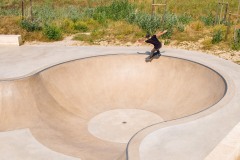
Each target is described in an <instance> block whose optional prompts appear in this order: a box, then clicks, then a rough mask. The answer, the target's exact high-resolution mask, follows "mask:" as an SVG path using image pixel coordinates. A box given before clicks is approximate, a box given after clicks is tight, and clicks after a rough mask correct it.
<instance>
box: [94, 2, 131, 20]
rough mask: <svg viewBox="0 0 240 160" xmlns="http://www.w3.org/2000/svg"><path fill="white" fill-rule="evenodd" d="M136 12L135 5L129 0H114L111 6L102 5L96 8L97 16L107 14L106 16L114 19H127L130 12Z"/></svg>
mask: <svg viewBox="0 0 240 160" xmlns="http://www.w3.org/2000/svg"><path fill="white" fill-rule="evenodd" d="M133 12H134V6H133V5H132V4H131V3H129V2H128V1H127V0H116V1H113V2H112V3H111V4H110V5H109V6H100V7H97V8H96V10H95V13H94V14H95V17H99V16H100V17H101V15H105V17H106V18H108V19H112V20H122V19H125V18H126V17H127V16H128V15H129V14H131V13H133Z"/></svg>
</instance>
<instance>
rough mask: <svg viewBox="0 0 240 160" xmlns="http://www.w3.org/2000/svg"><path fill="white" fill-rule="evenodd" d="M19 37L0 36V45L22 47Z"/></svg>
mask: <svg viewBox="0 0 240 160" xmlns="http://www.w3.org/2000/svg"><path fill="white" fill-rule="evenodd" d="M22 44H23V41H22V37H21V35H2V34H0V45H18V46H20V45H22Z"/></svg>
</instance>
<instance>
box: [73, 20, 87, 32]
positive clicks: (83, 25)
mask: <svg viewBox="0 0 240 160" xmlns="http://www.w3.org/2000/svg"><path fill="white" fill-rule="evenodd" d="M74 29H75V30H78V31H82V32H87V31H88V26H87V23H86V22H83V21H78V22H76V23H75V24H74Z"/></svg>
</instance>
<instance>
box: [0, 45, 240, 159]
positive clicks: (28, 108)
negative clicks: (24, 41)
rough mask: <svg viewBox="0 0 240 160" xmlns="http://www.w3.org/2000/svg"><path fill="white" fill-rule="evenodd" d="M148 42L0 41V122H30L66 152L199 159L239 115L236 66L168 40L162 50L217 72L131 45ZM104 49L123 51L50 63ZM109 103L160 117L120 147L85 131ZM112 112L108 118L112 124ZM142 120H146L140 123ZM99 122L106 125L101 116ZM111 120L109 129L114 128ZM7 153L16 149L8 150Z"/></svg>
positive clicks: (0, 125)
mask: <svg viewBox="0 0 240 160" xmlns="http://www.w3.org/2000/svg"><path fill="white" fill-rule="evenodd" d="M147 50H149V48H140V47H59V46H22V47H20V48H17V47H12V48H8V47H1V50H0V62H1V63H0V77H1V79H2V81H1V82H0V89H1V92H0V97H1V99H0V100H1V103H0V104H1V106H0V115H1V116H0V117H1V118H0V130H1V131H4V134H8V132H7V131H9V130H18V129H21V128H29V130H30V131H31V134H32V135H33V136H34V137H35V138H36V140H38V142H40V143H42V144H43V145H45V146H47V147H48V148H49V149H52V150H54V151H56V152H59V153H63V154H66V155H69V156H72V158H73V157H77V158H80V159H87V160H91V159H99V157H101V159H105V160H108V159H109V160H110V159H111V160H112V159H119V160H120V159H121V160H122V159H126V158H128V159H130V160H133V159H138V160H139V159H144V160H148V159H149V160H154V159H158V160H160V159H164V160H165V159H166V160H168V159H169V160H175V159H176V160H178V159H181V160H185V159H186V160H188V159H191V160H192V159H193V160H194V159H199V160H200V159H204V158H205V157H206V156H207V155H208V154H209V153H210V152H211V151H212V150H213V148H214V147H215V146H216V145H217V144H218V143H219V142H220V141H221V140H222V139H223V138H224V137H225V136H226V135H227V133H228V132H229V131H230V130H231V129H232V128H233V127H234V126H235V125H236V124H237V123H238V122H239V120H240V115H239V114H240V111H239V110H240V105H239V103H237V102H238V101H237V100H239V97H240V93H239V88H240V84H239V83H240V81H239V80H240V75H239V73H240V68H239V66H238V65H236V64H233V63H231V62H227V61H225V60H222V59H219V58H217V57H214V56H210V55H206V54H202V53H199V52H190V51H185V50H175V49H168V48H166V49H164V50H165V53H164V54H166V55H168V56H172V57H179V58H183V59H187V60H191V61H195V62H197V63H201V64H203V65H206V66H208V67H210V68H212V69H213V70H216V71H217V72H218V73H220V74H218V73H216V72H214V71H213V70H212V69H209V68H208V67H204V66H202V65H200V64H197V63H193V62H191V61H185V60H182V59H179V58H171V57H165V56H162V57H161V58H160V59H157V60H154V61H153V62H152V63H145V61H144V57H146V56H144V55H137V54H136V52H145V51H147ZM110 54H121V55H114V56H100V57H95V58H87V59H83V60H79V61H72V62H69V63H64V64H61V65H57V66H55V67H52V68H49V67H51V66H54V65H56V64H60V63H62V62H66V61H70V60H74V59H79V58H80V59H81V58H86V57H92V56H98V55H110ZM134 54H135V55H134ZM126 55H127V56H126ZM46 68H49V69H46ZM44 69H46V70H44ZM41 70H44V71H42V72H40V73H38V72H39V71H41ZM35 73H38V74H35ZM220 75H221V76H220ZM222 77H223V78H224V79H223V78H222ZM16 79H18V80H16ZM223 96H224V97H223ZM222 97H223V98H222ZM115 109H119V112H118V113H121V112H122V111H123V113H124V110H126V109H136V110H139V109H140V110H144V111H146V112H152V113H154V114H157V115H158V116H159V117H161V119H163V120H164V121H165V122H163V123H159V124H156V125H152V126H150V127H147V126H146V127H147V128H145V129H142V130H141V131H139V132H138V133H137V134H136V135H135V136H134V137H132V138H131V140H130V141H129V142H128V144H127V152H126V153H125V150H126V144H125V143H116V142H114V140H109V139H108V140H107V141H106V140H104V139H105V137H104V138H98V136H94V134H91V133H90V132H89V125H88V124H89V122H91V120H93V119H94V118H96V117H98V116H99V115H101V114H104V113H108V112H109V111H111V110H115ZM135 113H137V112H135ZM113 115H114V114H113ZM189 115H190V116H189ZM114 118H116V116H113V117H112V118H109V119H110V120H109V121H108V123H110V124H113V126H114V127H115V125H114V123H115V122H116V121H115V119H114ZM120 119H121V118H120ZM121 121H122V119H121ZM141 121H142V122H145V121H146V120H145V119H142V120H139V121H138V123H141ZM160 121H162V120H160V119H159V122H160ZM99 122H100V124H101V122H103V123H102V124H101V125H103V126H104V127H106V129H107V127H108V125H106V124H104V123H105V119H104V118H103V120H102V121H101V118H100V120H99ZM124 122H125V121H124ZM150 122H151V121H150ZM154 123H155V122H154ZM146 125H149V124H146ZM132 126H135V125H132ZM136 126H137V125H136ZM109 127H110V130H111V131H112V133H114V132H113V131H114V130H116V129H112V128H111V125H109ZM92 129H93V130H94V127H93V128H92ZM95 130H96V129H95ZM115 132H116V133H117V130H116V131H115ZM102 133H104V132H102ZM9 134H11V132H9ZM104 136H105V135H104ZM106 137H108V136H107V135H106ZM109 137H111V136H109ZM124 141H125V142H126V141H127V140H126V139H125V140H124ZM121 142H122V141H121ZM6 143H7V142H6ZM0 145H5V144H3V143H2V144H1V142H0ZM9 153H11V154H15V153H14V151H12V150H9ZM0 155H3V154H1V153H0ZM125 156H126V157H125ZM1 158H2V157H1ZM3 158H4V157H3ZM18 158H19V159H21V157H18Z"/></svg>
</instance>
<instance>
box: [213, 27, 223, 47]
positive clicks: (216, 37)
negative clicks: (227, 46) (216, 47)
mask: <svg viewBox="0 0 240 160" xmlns="http://www.w3.org/2000/svg"><path fill="white" fill-rule="evenodd" d="M222 40H223V32H222V31H221V30H217V31H215V32H214V33H213V38H212V44H216V43H219V42H221V41H222Z"/></svg>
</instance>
